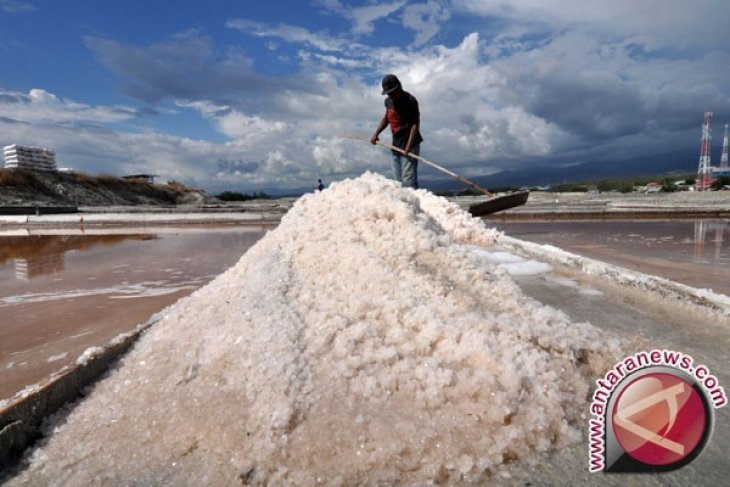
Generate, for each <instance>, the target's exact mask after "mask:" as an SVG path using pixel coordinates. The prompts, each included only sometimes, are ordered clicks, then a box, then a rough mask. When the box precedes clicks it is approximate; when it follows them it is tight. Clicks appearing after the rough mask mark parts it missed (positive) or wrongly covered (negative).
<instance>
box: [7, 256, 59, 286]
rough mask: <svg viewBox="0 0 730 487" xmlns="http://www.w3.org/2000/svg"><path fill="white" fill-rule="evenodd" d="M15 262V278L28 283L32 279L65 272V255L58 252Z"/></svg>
mask: <svg viewBox="0 0 730 487" xmlns="http://www.w3.org/2000/svg"><path fill="white" fill-rule="evenodd" d="M13 261H14V262H15V278H16V279H20V280H21V281H27V280H29V279H30V278H32V277H38V276H42V275H43V274H55V273H56V272H60V271H62V270H63V263H64V260H63V253H62V252H56V253H52V254H46V255H38V256H35V257H28V258H27V259H13Z"/></svg>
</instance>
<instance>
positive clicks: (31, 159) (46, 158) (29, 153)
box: [3, 144, 56, 171]
mask: <svg viewBox="0 0 730 487" xmlns="http://www.w3.org/2000/svg"><path fill="white" fill-rule="evenodd" d="M3 155H4V156H5V169H30V170H32V171H55V170H56V153H55V152H53V151H52V150H48V149H43V148H41V147H28V146H24V145H18V144H13V145H8V146H6V147H4V148H3Z"/></svg>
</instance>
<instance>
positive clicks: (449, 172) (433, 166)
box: [343, 134, 494, 197]
mask: <svg viewBox="0 0 730 487" xmlns="http://www.w3.org/2000/svg"><path fill="white" fill-rule="evenodd" d="M343 137H344V138H346V139H352V140H362V141H365V142H370V139H368V138H366V137H360V136H358V135H349V134H347V135H343ZM377 145H381V146H383V147H387V148H388V149H390V150H394V151H396V152H399V153H401V154H403V155H404V156H405V155H406V151H404V150H403V149H401V148H400V147H396V146H394V145H390V144H386V143H385V142H380V141H378V142H377ZM408 157H412V158H414V159H418V160H419V161H421V162H423V163H425V164H428V165H429V166H431V167H432V168H434V169H436V170H437V171H441V172H442V173H444V174H447V175H449V176H451V177H452V178H455V179H458V180H459V181H461V182H462V183H464V184H467V185H469V186H471V187H472V188H474V189H476V190H477V191H479V192H480V193H483V194H485V195H487V196H489V197H492V196H494V194H493V193H490V192H489V191H487V190H486V189H484V188H482V187H481V186H479V185H477V184H476V183H475V182H473V181H469V180H468V179H466V178H465V177H463V176H459V175H458V174H456V173H455V172H452V171H449V170H448V169H446V168H445V167H442V166H440V165H438V164H436V163H435V162H432V161H429V160H428V159H424V158H423V157H421V156H417V155H416V154H408Z"/></svg>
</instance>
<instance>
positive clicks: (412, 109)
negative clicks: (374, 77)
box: [370, 74, 423, 189]
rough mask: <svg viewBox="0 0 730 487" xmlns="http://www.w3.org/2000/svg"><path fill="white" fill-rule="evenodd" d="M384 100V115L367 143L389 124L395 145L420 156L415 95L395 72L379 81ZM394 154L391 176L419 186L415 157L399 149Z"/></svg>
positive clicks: (402, 182)
mask: <svg viewBox="0 0 730 487" xmlns="http://www.w3.org/2000/svg"><path fill="white" fill-rule="evenodd" d="M382 87H383V92H382V94H383V95H388V97H387V98H386V99H385V115H383V118H382V120H380V124H379V125H378V128H377V129H376V130H375V133H374V134H373V136H372V137H371V138H370V143H371V144H373V145H375V144H377V142H378V140H379V138H378V136H379V135H380V132H382V131H383V130H385V127H387V126H388V125H390V131H391V133H392V135H393V144H392V145H394V146H396V147H398V148H400V149H403V151H404V152H405V153H406V154H413V155H416V156H417V155H419V154H420V153H421V142H422V141H423V137H421V132H420V130H419V128H420V124H421V116H420V112H419V110H418V101H417V100H416V98H415V97H414V96H413V95H411V94H410V93H408V92H407V91H404V90H403V87H402V86H401V84H400V80H398V78H397V77H396V76H395V75H394V74H386V75H385V76H384V77H383V81H382ZM392 153H393V175H394V176H395V179H396V180H397V181H400V183H401V184H403V186H405V187H406V188H414V189H418V160H417V159H415V158H413V157H408V156H404V155H403V154H401V153H400V152H396V151H392Z"/></svg>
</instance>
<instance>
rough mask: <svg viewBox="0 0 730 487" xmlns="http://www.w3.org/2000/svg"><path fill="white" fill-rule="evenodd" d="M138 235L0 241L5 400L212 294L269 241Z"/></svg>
mask: <svg viewBox="0 0 730 487" xmlns="http://www.w3.org/2000/svg"><path fill="white" fill-rule="evenodd" d="M116 231H120V230H116ZM132 231H134V232H137V233H120V234H113V235H88V234H83V235H82V234H77V235H41V236H38V235H29V236H14V237H11V236H4V237H0V289H1V290H2V291H0V399H2V398H7V397H10V396H12V395H13V394H14V393H16V392H17V391H19V390H20V389H22V388H23V387H25V386H26V385H28V384H33V383H35V382H37V381H38V380H40V379H42V378H43V377H45V376H47V375H48V374H50V373H51V372H53V371H55V370H58V369H60V368H61V367H63V366H64V365H66V364H68V363H71V362H73V361H74V360H76V358H77V357H78V356H79V355H80V354H81V353H82V352H83V351H84V350H85V349H86V348H88V347H91V346H100V345H104V344H106V343H107V342H108V341H109V340H110V339H111V338H113V337H114V336H116V335H118V334H120V333H124V332H126V331H129V330H131V329H133V328H134V327H135V326H136V325H137V324H139V323H144V322H145V321H147V319H148V318H149V317H150V316H151V315H153V314H154V313H156V312H157V311H159V310H161V309H162V308H164V307H166V306H168V305H170V304H172V303H174V302H175V301H177V300H178V299H179V298H181V297H183V296H186V295H188V294H190V293H191V292H192V291H194V290H195V289H197V288H199V287H201V286H203V285H205V284H206V283H208V282H209V281H210V280H211V279H213V277H215V276H216V275H218V274H220V273H221V272H222V271H223V270H225V269H227V268H229V267H231V266H232V265H233V264H235V263H236V262H237V261H238V259H239V258H240V257H241V255H243V253H244V252H245V251H246V250H247V249H248V248H249V247H250V246H251V245H253V244H254V243H255V242H256V241H257V240H259V239H260V238H261V237H262V236H263V235H264V233H265V230H264V229H262V228H259V227H256V228H241V227H218V228H216V227H204V228H197V229H196V228H190V227H187V228H184V229H182V228H181V229H170V228H167V229H164V232H165V233H139V232H144V231H145V230H144V229H136V230H131V229H127V230H126V232H132ZM161 231H162V230H161ZM66 233H68V232H66ZM77 233H78V232H77Z"/></svg>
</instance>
